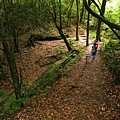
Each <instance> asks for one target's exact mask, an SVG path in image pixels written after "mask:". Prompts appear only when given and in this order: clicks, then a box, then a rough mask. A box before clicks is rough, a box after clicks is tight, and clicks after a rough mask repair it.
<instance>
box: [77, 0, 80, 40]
mask: <svg viewBox="0 0 120 120" xmlns="http://www.w3.org/2000/svg"><path fill="white" fill-rule="evenodd" d="M76 6H77V24H76V40H77V41H79V22H80V21H79V19H80V11H79V9H80V7H79V6H80V1H79V0H76Z"/></svg>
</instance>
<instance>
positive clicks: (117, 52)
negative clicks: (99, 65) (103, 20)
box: [102, 40, 120, 84]
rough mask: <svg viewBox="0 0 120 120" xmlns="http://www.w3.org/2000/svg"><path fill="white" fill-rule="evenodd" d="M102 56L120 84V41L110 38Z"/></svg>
mask: <svg viewBox="0 0 120 120" xmlns="http://www.w3.org/2000/svg"><path fill="white" fill-rule="evenodd" d="M102 58H103V60H104V62H105V64H106V65H107V67H108V68H109V70H110V72H111V74H112V75H113V77H114V79H115V84H120V42H119V41H113V40H110V41H109V42H108V43H107V44H106V46H105V49H104V50H103V52H102Z"/></svg>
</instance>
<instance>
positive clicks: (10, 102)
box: [0, 96, 28, 119]
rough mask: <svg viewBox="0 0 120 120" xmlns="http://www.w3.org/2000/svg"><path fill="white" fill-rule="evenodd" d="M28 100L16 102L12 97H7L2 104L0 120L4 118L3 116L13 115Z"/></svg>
mask: <svg viewBox="0 0 120 120" xmlns="http://www.w3.org/2000/svg"><path fill="white" fill-rule="evenodd" d="M27 100H28V98H20V99H18V100H16V99H15V98H14V97H13V96H9V98H8V99H7V100H5V103H4V106H3V107H4V109H3V110H2V112H1V113H0V118H1V119H2V118H4V116H7V115H9V114H12V113H14V112H15V111H16V110H17V109H18V108H20V106H21V104H23V103H26V101H27Z"/></svg>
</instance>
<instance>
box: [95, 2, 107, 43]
mask: <svg viewBox="0 0 120 120" xmlns="http://www.w3.org/2000/svg"><path fill="white" fill-rule="evenodd" d="M105 6H106V0H103V1H102V6H101V12H102V13H100V15H101V16H103V15H104V13H105ZM101 23H102V21H101V20H98V27H97V32H96V40H97V41H98V40H99V41H101V39H100V28H101Z"/></svg>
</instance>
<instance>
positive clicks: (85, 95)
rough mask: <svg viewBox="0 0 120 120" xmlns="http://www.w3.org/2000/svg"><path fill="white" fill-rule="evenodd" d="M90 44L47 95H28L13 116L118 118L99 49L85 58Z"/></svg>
mask: <svg viewBox="0 0 120 120" xmlns="http://www.w3.org/2000/svg"><path fill="white" fill-rule="evenodd" d="M90 48H91V46H89V47H88V48H87V49H86V51H85V53H84V54H83V57H82V59H81V60H79V61H78V63H76V64H75V65H74V66H73V67H72V69H71V70H70V71H69V72H67V73H64V74H63V75H62V77H61V78H60V80H58V81H57V82H56V83H55V84H54V85H53V86H52V88H50V89H49V90H48V92H47V96H44V97H40V95H36V96H35V97H34V98H31V99H30V100H29V101H28V103H27V104H26V106H25V108H23V109H22V110H20V111H19V112H17V113H16V114H15V116H14V120H119V118H120V114H119V112H120V109H119V108H117V107H116V104H115V101H114V99H115V98H114V97H113V95H112V92H110V86H111V81H112V77H111V76H110V73H109V72H108V70H107V68H106V67H105V65H104V64H103V62H102V60H101V57H100V55H99V52H98V53H97V57H96V59H95V60H94V61H91V58H90V57H88V58H87V62H86V54H87V56H88V54H89V53H90Z"/></svg>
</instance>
